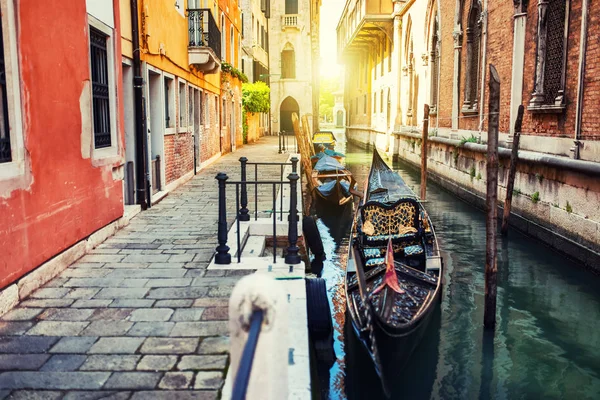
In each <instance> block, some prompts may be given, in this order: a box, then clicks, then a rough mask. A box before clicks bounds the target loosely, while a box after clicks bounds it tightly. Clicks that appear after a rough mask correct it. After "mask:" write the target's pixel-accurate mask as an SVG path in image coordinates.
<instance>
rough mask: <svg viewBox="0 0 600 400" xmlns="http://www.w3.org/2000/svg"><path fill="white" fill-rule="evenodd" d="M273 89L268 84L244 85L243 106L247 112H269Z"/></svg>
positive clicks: (259, 82)
mask: <svg viewBox="0 0 600 400" xmlns="http://www.w3.org/2000/svg"><path fill="white" fill-rule="evenodd" d="M270 93H271V89H269V87H268V86H267V84H266V83H264V82H261V81H258V82H254V83H244V84H243V85H242V106H243V107H244V110H245V111H246V112H251V113H262V112H268V111H269V109H270V107H271V100H270Z"/></svg>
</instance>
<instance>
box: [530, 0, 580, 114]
mask: <svg viewBox="0 0 600 400" xmlns="http://www.w3.org/2000/svg"><path fill="white" fill-rule="evenodd" d="M569 8H570V0H548V1H540V2H538V28H537V55H536V63H535V81H534V85H535V86H534V91H533V96H532V98H531V101H530V102H529V109H530V110H533V111H535V110H536V109H546V111H547V110H554V111H556V112H561V111H562V110H563V109H564V107H565V73H566V55H567V37H568V35H567V29H568V24H567V19H568V10H569Z"/></svg>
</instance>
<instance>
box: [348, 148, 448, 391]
mask: <svg viewBox="0 0 600 400" xmlns="http://www.w3.org/2000/svg"><path fill="white" fill-rule="evenodd" d="M368 179H369V180H368V182H367V184H366V188H365V194H364V199H363V200H364V201H361V204H360V205H359V207H358V208H357V210H356V214H355V217H354V225H353V228H352V233H351V237H350V246H349V256H348V266H347V271H346V273H347V276H346V301H347V313H348V316H349V319H350V321H351V325H352V328H353V329H351V331H352V332H353V334H354V335H355V336H356V338H357V339H358V341H359V342H360V343H362V345H363V347H364V348H365V349H366V351H367V352H368V354H369V356H370V358H371V360H372V361H373V363H374V365H375V370H376V372H377V374H378V375H379V378H380V379H381V382H382V386H383V389H384V391H385V392H386V393H389V392H388V390H389V388H390V387H391V386H392V383H393V382H394V381H395V380H396V379H397V377H398V376H399V374H401V372H402V369H403V368H404V367H405V366H406V364H407V362H408V360H409V357H410V355H411V354H412V353H413V351H414V350H415V348H416V347H417V345H418V344H419V342H420V340H421V337H422V336H423V334H424V332H425V331H426V329H427V326H428V324H429V321H430V319H431V316H432V315H433V314H434V311H435V310H436V308H437V307H438V306H439V300H440V296H441V284H442V283H441V274H442V259H441V257H440V256H439V250H438V244H437V240H436V237H435V232H434V230H433V225H432V224H431V220H430V219H429V216H428V215H427V212H426V211H425V209H424V207H423V204H422V203H421V202H420V201H419V200H418V199H417V197H416V195H415V194H414V192H413V191H412V190H411V189H410V188H409V187H408V186H407V185H406V183H405V182H404V181H403V180H402V178H401V177H400V176H399V175H398V174H397V173H396V172H394V171H393V170H391V169H390V168H389V167H388V166H387V164H386V163H385V161H383V159H382V158H381V156H380V155H379V153H378V152H377V150H375V151H374V152H373V161H372V163H371V171H370V173H369V177H368Z"/></svg>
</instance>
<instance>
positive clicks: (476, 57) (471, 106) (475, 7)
mask: <svg viewBox="0 0 600 400" xmlns="http://www.w3.org/2000/svg"><path fill="white" fill-rule="evenodd" d="M480 16H481V6H480V4H479V0H472V3H471V9H470V10H469V19H468V25H467V32H466V33H467V68H466V71H465V73H466V74H465V99H464V101H463V106H462V108H463V112H469V111H477V107H478V100H477V98H478V95H479V85H478V83H479V63H480V56H481V52H480V51H479V49H480V46H479V44H480V41H481V18H480Z"/></svg>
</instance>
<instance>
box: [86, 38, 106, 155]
mask: <svg viewBox="0 0 600 400" xmlns="http://www.w3.org/2000/svg"><path fill="white" fill-rule="evenodd" d="M107 40H108V36H107V35H105V34H104V33H102V32H100V31H99V30H97V29H94V28H92V27H90V57H91V66H92V112H93V121H94V147H95V148H96V149H99V148H103V147H110V146H111V140H110V134H111V132H110V102H109V86H108V53H107V47H106V42H107Z"/></svg>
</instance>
